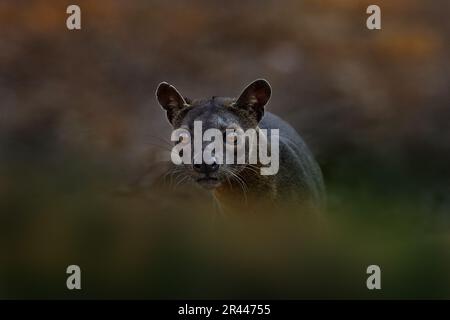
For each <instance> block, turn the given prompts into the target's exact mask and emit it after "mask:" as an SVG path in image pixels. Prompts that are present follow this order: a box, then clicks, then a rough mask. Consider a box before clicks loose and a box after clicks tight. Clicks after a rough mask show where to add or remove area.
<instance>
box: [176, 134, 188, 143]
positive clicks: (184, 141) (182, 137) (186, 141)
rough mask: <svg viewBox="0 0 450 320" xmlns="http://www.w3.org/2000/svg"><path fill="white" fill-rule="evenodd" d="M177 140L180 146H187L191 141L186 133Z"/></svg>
mask: <svg viewBox="0 0 450 320" xmlns="http://www.w3.org/2000/svg"><path fill="white" fill-rule="evenodd" d="M178 139H179V140H178V141H179V143H182V144H187V143H189V142H190V141H191V137H190V136H189V134H188V133H186V132H183V133H181V134H180V136H179V138H178Z"/></svg>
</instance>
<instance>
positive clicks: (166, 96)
mask: <svg viewBox="0 0 450 320" xmlns="http://www.w3.org/2000/svg"><path fill="white" fill-rule="evenodd" d="M156 98H157V99H158V102H159V104H160V105H161V107H162V108H163V109H164V110H165V111H166V115H167V119H168V120H169V122H170V123H171V124H172V125H173V120H174V119H175V117H176V115H177V114H179V113H180V112H181V110H183V109H184V108H186V107H188V104H187V102H186V100H185V99H184V98H183V96H182V95H181V94H180V93H179V92H178V90H177V89H176V88H175V87H174V86H172V85H170V84H168V83H167V82H161V83H160V84H159V85H158V89H156Z"/></svg>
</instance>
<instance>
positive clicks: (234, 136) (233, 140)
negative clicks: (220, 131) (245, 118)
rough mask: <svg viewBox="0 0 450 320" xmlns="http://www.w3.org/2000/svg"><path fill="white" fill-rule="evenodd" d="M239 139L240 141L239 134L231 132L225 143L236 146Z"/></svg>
mask: <svg viewBox="0 0 450 320" xmlns="http://www.w3.org/2000/svg"><path fill="white" fill-rule="evenodd" d="M237 139H238V137H237V133H236V132H231V133H228V134H227V135H226V137H225V142H226V143H227V144H230V145H234V144H235V143H236V142H237Z"/></svg>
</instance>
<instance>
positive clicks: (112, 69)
mask: <svg viewBox="0 0 450 320" xmlns="http://www.w3.org/2000/svg"><path fill="white" fill-rule="evenodd" d="M69 4H74V3H72V2H70V3H69V2H66V1H1V2H0V297H2V298H29V297H34V298H36V297H37V298H77V297H85V298H86V297H87V298H103V297H114V298H115V297H120V298H215V297H225V298H236V297H247V298H259V297H268V298H279V297H282V298H311V297H313V298H314V297H321V298H323V297H326V298H327V297H341V298H342V297H344V298H345V297H354V298H355V297H357V298H359V297H366V298H372V297H375V298H377V297H384V298H417V297H425V298H431V297H438V298H448V297H449V294H450V278H449V272H448V270H449V269H448V267H449V266H450V265H449V245H450V237H449V227H450V212H449V211H450V196H449V193H450V187H449V183H448V181H449V178H450V169H449V163H450V152H449V151H450V150H449V148H450V134H449V129H448V127H449V123H450V103H449V102H450V96H449V87H450V86H449V83H450V81H449V80H450V79H449V78H450V66H449V63H448V61H449V56H450V50H449V43H450V42H449V34H450V22H449V20H448V12H449V9H450V8H449V6H450V3H449V2H448V1H446V0H442V1H440V0H436V1H424V0H421V1H419V0H408V1H406V0H396V1H377V2H373V1H356V0H354V1H350V0H348V1H337V0H328V1H312V0H311V1H294V0H292V1H290V0H285V1H256V0H255V1H226V2H219V1H189V2H187V1H106V0H102V1H77V2H76V4H78V5H79V6H80V7H81V11H82V30H80V31H69V30H67V28H66V25H65V20H66V18H67V16H68V15H67V14H66V8H67V6H68V5H69ZM370 4H378V5H379V6H380V7H381V10H382V30H380V31H370V30H368V29H367V28H366V26H365V21H366V18H367V16H368V15H367V14H366V13H365V11H366V8H367V6H368V5H370ZM257 78H266V79H267V80H269V82H270V83H271V85H272V88H273V95H272V99H271V101H270V103H269V105H268V107H267V108H268V110H270V111H271V112H273V113H276V114H278V115H280V116H281V117H282V118H284V119H286V120H287V121H288V122H289V123H290V124H291V125H292V126H294V127H295V128H296V129H297V130H298V131H299V133H300V134H301V135H302V136H303V138H304V139H305V140H306V142H307V143H308V145H309V146H310V147H311V149H312V150H313V152H314V154H315V155H316V157H317V159H318V161H319V163H320V165H321V167H322V170H323V172H324V176H325V182H326V185H327V188H328V196H329V210H328V212H327V213H326V215H325V219H324V220H326V222H324V223H323V224H321V225H319V226H317V224H316V222H314V221H309V220H310V219H309V218H308V217H302V216H301V214H299V216H298V217H294V218H292V220H290V221H289V222H288V223H278V222H279V221H276V222H275V223H274V221H273V220H270V221H266V220H263V219H258V218H256V219H255V218H254V217H253V218H251V219H250V221H248V220H247V219H246V218H245V219H241V218H242V217H238V218H236V217H234V218H233V219H231V221H230V219H228V220H227V221H226V223H222V222H219V223H217V221H215V220H214V221H215V222H214V221H212V220H213V219H214V217H213V216H214V214H213V213H212V211H211V207H210V201H211V200H210V198H209V197H208V196H207V195H206V194H205V193H204V192H202V191H200V190H197V189H192V188H187V190H186V189H183V188H179V189H177V191H175V192H168V191H166V190H152V189H151V188H148V189H145V188H142V189H144V190H140V191H139V192H134V191H133V192H130V193H127V195H126V196H124V195H123V194H122V192H117V190H123V189H124V188H125V189H126V188H128V187H127V185H128V183H129V182H130V181H133V180H134V179H135V178H136V176H140V175H141V173H142V172H144V170H145V168H147V166H148V164H153V163H156V162H157V160H159V159H160V156H161V155H160V154H161V153H162V152H163V151H164V150H165V149H166V148H167V142H165V141H167V140H168V138H169V133H170V127H169V125H168V123H167V121H166V120H165V117H164V113H163V112H162V110H161V109H160V108H159V106H158V105H157V102H156V100H155V97H154V92H155V90H156V87H157V85H158V83H159V82H161V81H167V82H169V83H171V84H174V85H175V86H176V87H177V88H178V89H179V90H180V91H181V92H182V93H183V94H184V95H186V96H188V97H191V98H199V97H209V96H212V95H218V96H235V95H238V94H239V93H240V92H241V90H242V89H243V87H244V86H245V85H247V84H248V83H249V82H250V81H252V80H254V79H257ZM152 175H157V171H156V170H155V171H153V172H151V174H150V176H152ZM124 186H125V187H124ZM279 215H280V213H274V218H275V220H277V219H276V217H278V216H279ZM238 216H242V215H239V214H238ZM234 219H236V220H238V221H235V220H234ZM70 264H78V265H80V267H81V269H82V273H83V284H82V286H83V290H82V291H81V292H69V291H68V290H67V289H66V287H65V279H66V274H65V268H66V267H67V266H68V265H70ZM370 264H379V265H380V266H381V269H382V272H383V277H382V279H383V280H382V288H383V290H381V291H379V292H370V291H368V290H367V289H366V287H365V279H366V277H367V275H366V273H365V268H366V267H367V266H368V265H370Z"/></svg>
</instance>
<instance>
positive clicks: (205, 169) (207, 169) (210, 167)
mask: <svg viewBox="0 0 450 320" xmlns="http://www.w3.org/2000/svg"><path fill="white" fill-rule="evenodd" d="M218 169H219V164H217V163H216V162H213V163H212V164H206V163H201V164H200V163H199V164H194V170H195V171H197V172H200V173H204V174H208V173H213V172H215V171H217V170H218Z"/></svg>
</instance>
